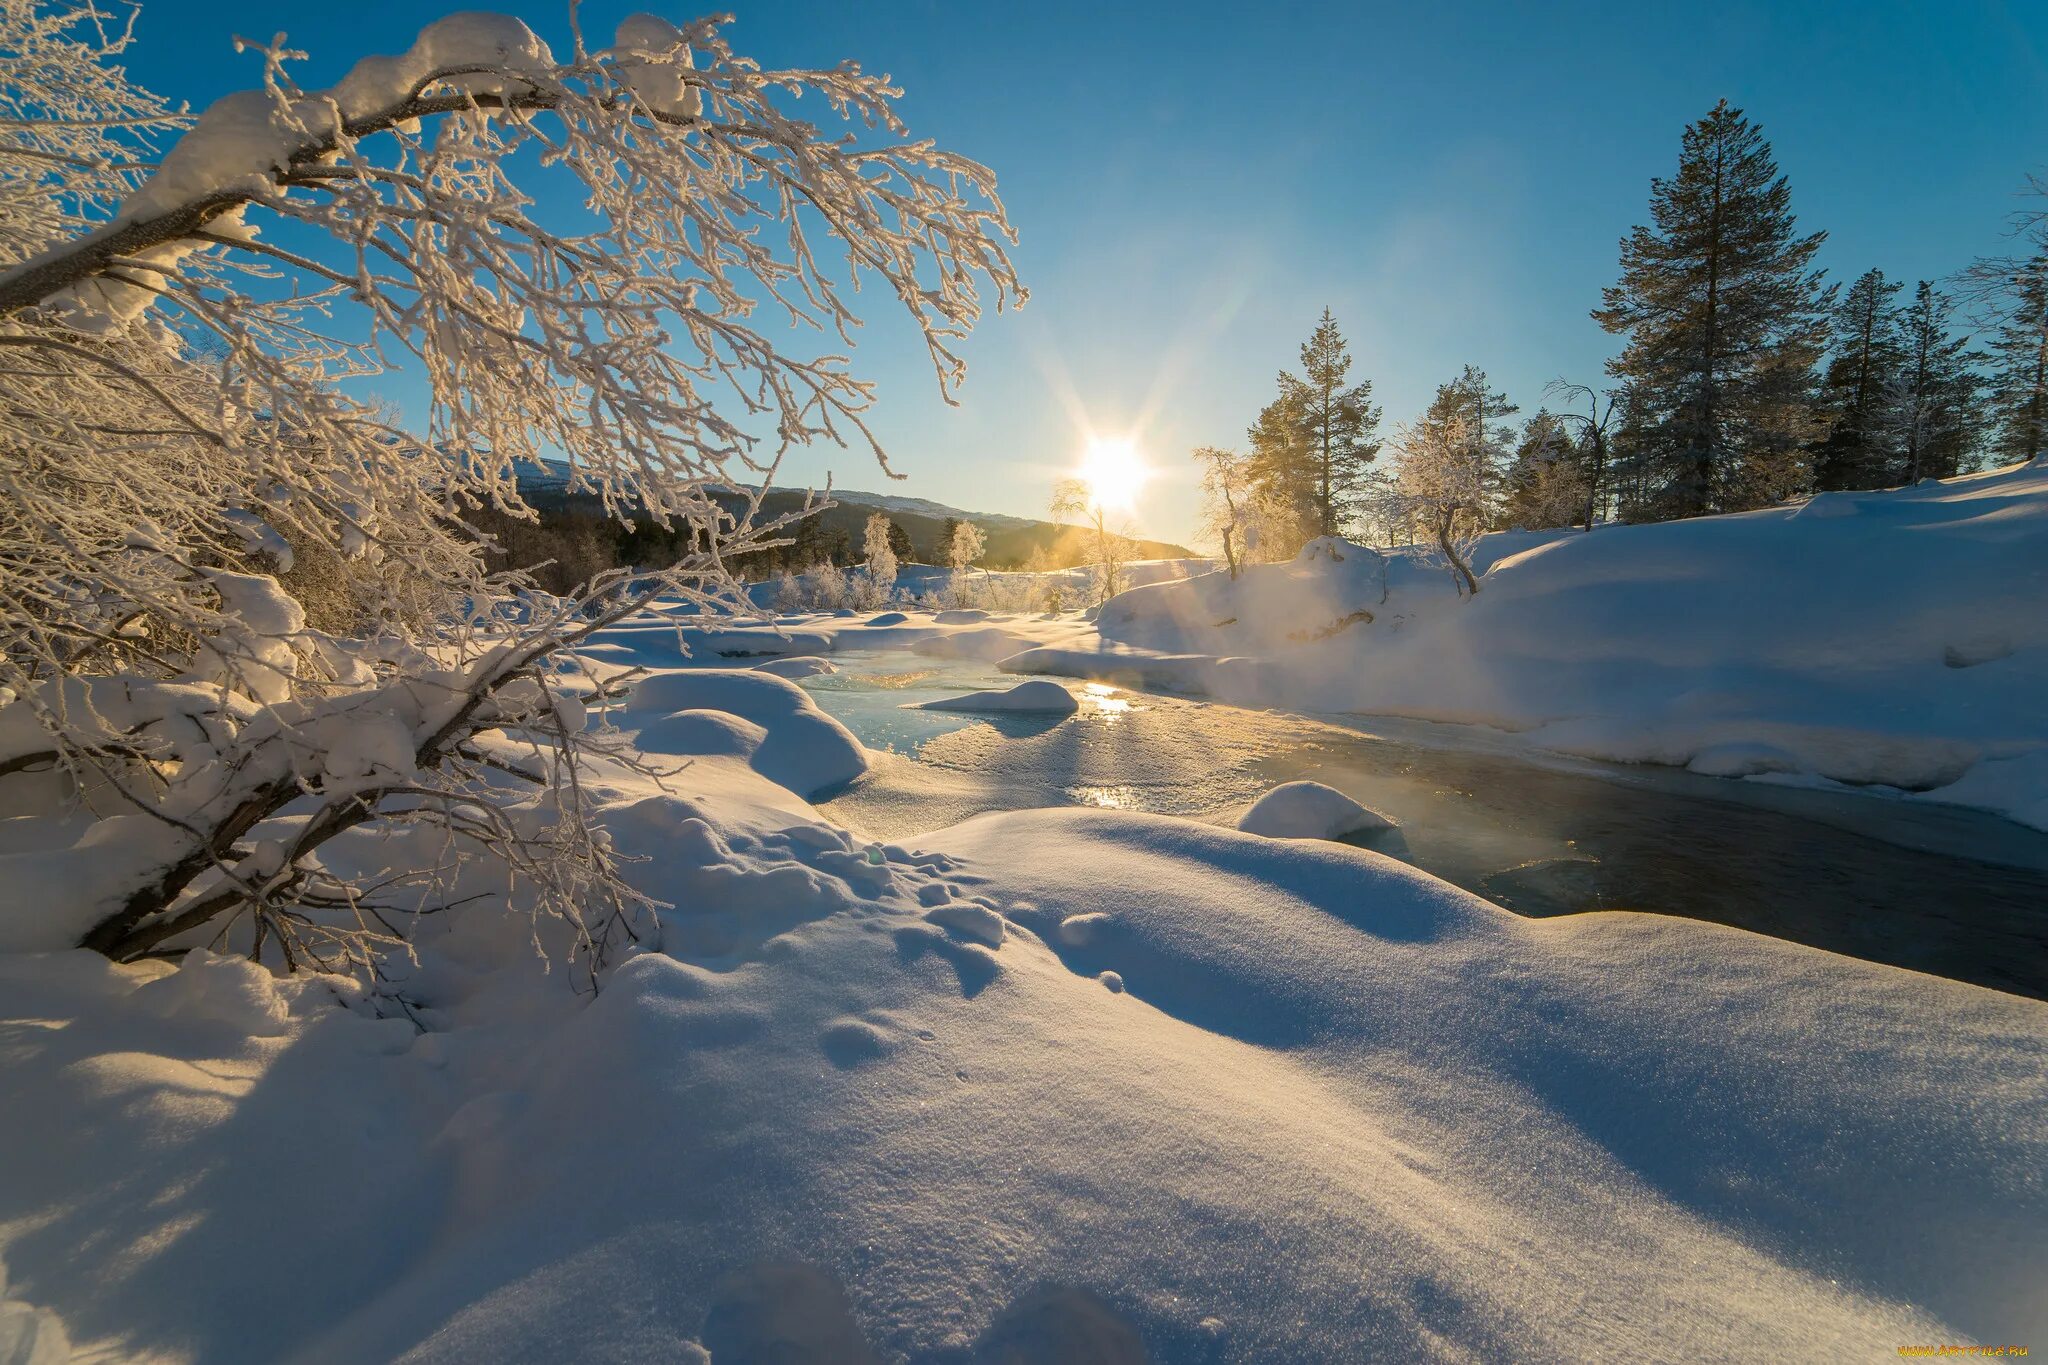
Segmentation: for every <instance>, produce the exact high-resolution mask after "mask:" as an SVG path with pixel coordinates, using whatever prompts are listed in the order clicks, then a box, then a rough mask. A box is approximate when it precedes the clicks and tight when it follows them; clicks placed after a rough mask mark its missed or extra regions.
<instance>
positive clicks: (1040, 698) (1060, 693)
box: [904, 678, 1081, 715]
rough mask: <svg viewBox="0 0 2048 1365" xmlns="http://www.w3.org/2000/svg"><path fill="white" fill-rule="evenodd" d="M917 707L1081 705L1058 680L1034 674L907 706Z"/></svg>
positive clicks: (1069, 710) (1067, 711) (1062, 708)
mask: <svg viewBox="0 0 2048 1365" xmlns="http://www.w3.org/2000/svg"><path fill="white" fill-rule="evenodd" d="M904 709H905V710H914V711H1028V712H1034V713H1038V714H1044V715H1072V714H1073V713H1074V712H1076V711H1078V710H1080V709H1081V704H1080V703H1079V702H1077V701H1075V700H1074V694H1073V693H1072V692H1069V691H1068V690H1067V689H1066V688H1064V687H1062V686H1060V685H1059V684H1058V683H1056V682H1052V681H1050V680H1049V679H1045V678H1033V679H1031V680H1030V681H1029V682H1021V683H1018V684H1017V685H1016V686H1015V687H1011V688H1006V689H1005V690H1003V691H1001V692H969V693H968V694H966V695H965V696H961V697H941V698H939V699H938V700H937V701H921V702H912V703H910V704H909V705H908V706H906V707H905V708H904Z"/></svg>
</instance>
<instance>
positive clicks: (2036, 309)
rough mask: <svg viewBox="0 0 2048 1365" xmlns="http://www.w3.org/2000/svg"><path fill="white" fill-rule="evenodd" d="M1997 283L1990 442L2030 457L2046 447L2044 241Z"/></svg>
mask: <svg viewBox="0 0 2048 1365" xmlns="http://www.w3.org/2000/svg"><path fill="white" fill-rule="evenodd" d="M2002 284H2003V290H2002V297H2001V298H2000V299H1999V301H1998V303H1999V306H1998V309H1997V312H1996V315H1995V316H1996V322H1997V325H1996V327H1995V329H1994V330H1993V331H1992V333H1991V335H1990V338H1989V345H1990V347H1991V383H1990V386H1989V387H1990V394H1991V410H1992V414H1993V419H1994V420H1995V421H1996V422H1997V424H1998V427H1997V435H1996V437H1995V442H1996V448H1997V450H1998V453H1999V454H2000V455H2002V456H2004V457H2005V458H2006V459H2009V460H2032V459H2035V458H2038V457H2039V456H2040V455H2041V454H2043V453H2044V452H2048V247H2044V249H2043V250H2041V251H2040V252H2038V253H2036V254H2035V255H2033V256H2031V257H2028V258H2027V259H2025V260H2023V261H2020V262H2018V263H2016V264H2013V265H2012V266H2011V268H2010V269H2008V270H2007V271H2006V273H2005V278H2004V280H2003V281H2002Z"/></svg>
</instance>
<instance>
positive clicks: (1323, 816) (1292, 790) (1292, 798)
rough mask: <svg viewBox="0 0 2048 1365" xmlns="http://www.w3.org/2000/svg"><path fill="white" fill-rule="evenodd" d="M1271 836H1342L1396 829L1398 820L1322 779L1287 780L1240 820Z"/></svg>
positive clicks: (1248, 829)
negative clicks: (1354, 798)
mask: <svg viewBox="0 0 2048 1365" xmlns="http://www.w3.org/2000/svg"><path fill="white" fill-rule="evenodd" d="M1237 827H1238V828H1239V829H1241V830H1243V831H1244V832H1245V833H1246V834H1260V835H1264V836H1265V837H1266V838H1268V839H1341V838H1343V837H1344V836H1345V835H1347V834H1365V833H1369V832H1371V831H1374V830H1382V829H1392V828H1393V827H1394V822H1393V821H1391V820H1389V819H1388V818H1387V817H1386V816H1384V815H1381V814H1380V813H1379V812H1378V811H1374V810H1368V809H1367V808H1366V807H1364V806H1362V805H1360V804H1359V803H1358V802H1356V801H1354V800H1352V799H1351V798H1350V797H1348V796H1346V795H1345V794H1344V793H1343V792H1340V791H1338V790H1337V789H1336V788H1334V787H1326V786H1324V785H1323V784H1322V783H1320V782H1283V783H1281V784H1280V785H1279V786H1277V787H1275V788H1273V790H1271V791H1269V792H1267V793H1266V794H1265V795H1264V796H1261V797H1260V798H1259V799H1258V800H1256V801H1254V802H1252V805H1251V809H1250V810H1247V811H1246V812H1245V813H1244V816H1243V818H1241V819H1240V820H1239V821H1238V822H1237Z"/></svg>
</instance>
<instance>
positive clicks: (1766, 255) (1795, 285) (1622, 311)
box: [1593, 100, 1833, 516]
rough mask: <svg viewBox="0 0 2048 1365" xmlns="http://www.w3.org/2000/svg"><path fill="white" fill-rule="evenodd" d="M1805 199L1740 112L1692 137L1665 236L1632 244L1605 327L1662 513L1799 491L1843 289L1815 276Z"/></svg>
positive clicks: (1659, 194) (1661, 193) (1664, 205)
mask: <svg viewBox="0 0 2048 1365" xmlns="http://www.w3.org/2000/svg"><path fill="white" fill-rule="evenodd" d="M1791 197H1792V196H1791V188H1790V186H1789V185H1788V183H1787V182H1786V180H1785V177H1784V176H1782V175H1780V174H1779V172H1778V166H1777V163H1776V161H1774V160H1773V159H1772V156H1771V148H1770V144H1769V143H1767V142H1765V141H1764V139H1763V134H1762V132H1761V130H1760V129H1758V128H1757V127H1756V126H1755V125H1753V124H1751V123H1750V122H1749V121H1748V120H1747V119H1745V118H1744V117H1743V116H1742V111H1741V110H1739V109H1731V108H1730V107H1729V106H1728V102H1727V101H1726V100H1723V101H1721V103H1719V104H1717V105H1716V106H1715V107H1714V109H1713V110H1712V112H1710V113H1708V114H1707V116H1706V117H1704V118H1702V119H1700V120H1699V121H1698V122H1697V123H1694V124H1693V125H1692V126H1691V127H1689V128H1687V129H1686V130H1685V136H1684V140H1683V144H1682V146H1681V148H1680V152H1679V161H1678V173H1677V175H1675V176H1673V177H1672V178H1671V179H1669V180H1664V179H1655V180H1652V181H1651V182H1650V216H1651V219H1652V222H1653V223H1654V226H1650V227H1643V226H1639V227H1637V228H1636V229H1635V230H1634V231H1633V232H1631V233H1630V234H1629V236H1627V237H1625V238H1623V239H1622V243H1621V280H1620V282H1619V283H1617V284H1615V285H1614V286H1612V287H1610V288H1609V289H1607V290H1606V291H1605V293H1604V298H1605V305H1606V306H1605V307H1602V308H1598V309H1595V310H1594V312H1593V317H1594V318H1595V319H1596V320H1597V321H1598V322H1599V323H1600V325H1601V326H1603V327H1605V328H1606V329H1607V330H1608V331H1610V332H1615V333H1621V334H1626V336H1627V337H1628V342H1627V344H1626V346H1625V347H1624V348H1623V350H1622V353H1621V354H1620V355H1619V356H1618V357H1616V358H1615V359H1614V360H1613V361H1611V362H1609V366H1608V368H1609V371H1610V372H1611V373H1612V374H1614V375H1615V376H1616V377H1617V378H1618V379H1620V380H1622V381H1623V382H1624V384H1625V385H1626V386H1627V387H1628V389H1629V390H1630V393H1631V395H1632V398H1633V401H1634V402H1635V403H1636V404H1638V405H1639V412H1638V414H1637V415H1638V417H1639V419H1640V420H1641V423H1642V428H1641V430H1642V435H1643V439H1644V440H1645V441H1646V442H1647V443H1648V448H1647V449H1646V450H1644V451H1642V452H1641V454H1643V455H1644V456H1645V457H1647V458H1648V459H1649V460H1650V461H1651V463H1652V464H1653V466H1654V467H1655V469H1656V471H1657V476H1658V480H1657V481H1658V489H1657V497H1656V501H1655V506H1654V507H1653V508H1651V509H1646V510H1650V511H1652V512H1654V514H1656V515H1662V516H1693V515H1697V514H1699V513H1702V512H1711V511H1719V510H1727V509H1732V508H1740V507H1749V506H1756V505H1759V504H1761V503H1763V502H1768V501H1772V500H1774V499H1776V498H1780V497H1783V496H1785V495H1786V494H1788V493H1791V492H1794V491H1796V490H1797V488H1798V487H1799V485H1800V484H1801V483H1802V482H1803V480H1804V469H1803V464H1804V461H1803V456H1802V451H1803V448H1804V447H1805V445H1806V444H1807V442H1808V441H1809V440H1810V439H1811V438H1812V436H1813V435H1814V422H1813V416H1812V413H1811V411H1810V400H1811V396H1812V390H1813V367H1814V363H1815V361H1816V360H1817V359H1818V358H1819V355H1820V352H1821V347H1822V343H1823V341H1824V338H1825V335H1826V325H1825V310H1826V308H1827V307H1828V306H1829V305H1830V304H1831V303H1832V302H1833V291H1832V290H1830V289H1823V288H1822V285H1821V275H1822V272H1820V271H1818V270H1813V269H1811V268H1810V267H1811V265H1812V261H1813V256H1814V253H1815V252H1816V251H1817V250H1818V249H1819V247H1820V244H1821V242H1822V241H1823V240H1824V239H1825V237H1826V235H1827V234H1825V233H1814V234H1812V235H1810V236H1806V237H1801V236H1799V235H1798V234H1797V232H1796V230H1795V223H1794V219H1793V215H1792V211H1791Z"/></svg>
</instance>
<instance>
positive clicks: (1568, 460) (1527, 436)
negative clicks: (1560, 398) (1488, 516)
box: [1500, 408, 1587, 531]
mask: <svg viewBox="0 0 2048 1365" xmlns="http://www.w3.org/2000/svg"><path fill="white" fill-rule="evenodd" d="M1583 464H1584V461H1583V460H1582V459H1581V458H1580V453H1579V450H1578V448H1577V447H1576V445H1574V443H1573V441H1572V438H1571V433H1570V432H1568V431H1566V430H1565V424H1564V421H1563V419H1561V418H1560V417H1559V416H1558V415H1557V414H1556V413H1553V412H1551V411H1550V410H1549V409H1548V408H1538V409H1537V410H1536V412H1535V415H1533V416H1532V417H1530V418H1529V420H1528V421H1527V422H1526V423H1524V424H1523V426H1522V437H1521V440H1520V442H1518V443H1517V445H1516V446H1515V455H1514V460H1513V462H1512V463H1511V464H1510V465H1509V466H1508V469H1507V475H1506V478H1505V479H1504V480H1503V491H1504V500H1503V506H1502V508H1501V515H1500V520H1501V524H1502V525H1503V526H1505V527H1509V528H1512V529H1515V530H1525V531H1534V530H1542V529H1544V528H1546V527H1552V526H1569V525H1571V523H1572V521H1573V519H1574V518H1575V517H1577V516H1578V515H1579V513H1580V512H1581V511H1582V510H1583V509H1584V507H1585V505H1586V497H1587V492H1586V475H1585V470H1584V469H1583V467H1582V466H1583Z"/></svg>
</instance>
